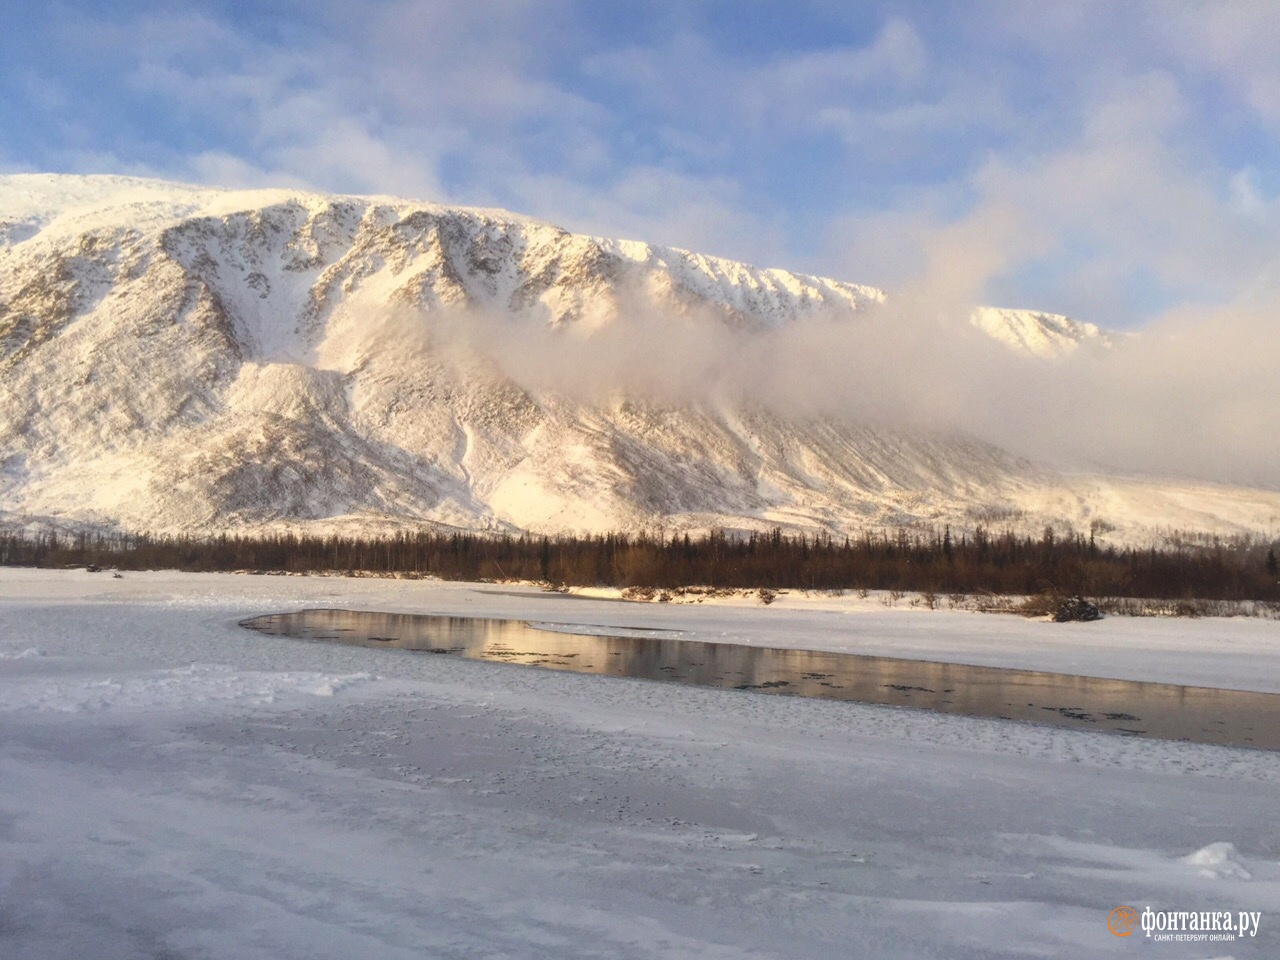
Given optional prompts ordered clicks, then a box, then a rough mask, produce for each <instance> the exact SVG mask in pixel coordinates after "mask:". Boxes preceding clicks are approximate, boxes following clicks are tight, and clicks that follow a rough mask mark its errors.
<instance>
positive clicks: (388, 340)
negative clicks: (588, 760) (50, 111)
mask: <svg viewBox="0 0 1280 960" xmlns="http://www.w3.org/2000/svg"><path fill="white" fill-rule="evenodd" d="M882 300H884V295H883V294H882V293H881V292H880V291H878V290H874V289H872V288H869V287H862V286H857V285H854V284H848V283H842V282H838V281H834V280H828V279H822V278H818V277H810V276H802V275H798V274H793V273H789V272H787V271H783V270H771V269H758V268H754V267H750V266H746V265H744V264H739V263H734V262H731V261H727V260H722V259H717V258H714V257H706V256H700V255H697V254H693V253H689V252H687V251H683V250H677V249H671V248H664V247H655V246H651V245H648V244H643V243H638V242H630V241H614V240H605V239H600V238H594V237H585V236H577V235H573V234H570V233H568V232H566V231H564V230H561V229H559V228H557V227H554V226H552V225H550V224H546V223H541V222H538V221H534V220H531V219H528V218H524V217H520V216H517V215H513V214H509V213H506V212H503V211H495V210H479V209H464V208H450V207H441V206H436V205H431V204H423V203H416V202H409V201H404V200H397V199H393V198H360V197H341V196H322V195H316V194H307V193H300V192H297V191H280V190H265V191H249V192H241V191H225V190H217V189H207V188H200V187H191V186H185V185H180V184H172V183H163V182H157V181H144V180H134V179H128V178H119V177H70V176H55V175H19V176H11V177H0V382H2V383H3V391H2V392H0V518H7V519H9V520H15V519H23V518H26V519H35V520H37V521H42V522H46V521H51V522H59V523H72V524H96V525H104V526H113V527H120V528H125V529H132V530H140V529H141V530H150V531H178V530H201V531H203V530H211V529H243V528H248V527H254V528H262V527H281V526H285V527H304V526H310V527H316V528H321V529H330V528H337V527H342V528H348V529H363V530H368V529H389V528H394V527H396V526H400V525H404V524H419V523H431V524H442V525H449V526H456V527H462V528H468V529H516V528H520V529H534V530H599V529H605V528H617V527H636V526H641V525H644V526H654V525H658V524H662V525H665V526H667V527H669V528H670V527H675V528H699V527H706V526H711V525H723V526H731V527H767V526H772V525H775V524H781V525H784V526H794V527H798V528H815V527H817V528H827V529H831V530H835V531H845V530H848V529H850V528H857V527H862V526H865V525H883V524H897V523H908V522H915V521H921V522H926V523H933V522H938V523H942V522H951V523H956V524H961V525H968V524H971V523H972V522H974V521H975V520H976V519H982V518H984V517H985V518H989V517H1000V518H1007V519H1012V520H1014V521H1016V522H1019V523H1026V524H1028V525H1032V526H1038V525H1040V524H1042V523H1044V522H1054V523H1059V524H1073V525H1076V526H1087V525H1088V523H1089V522H1090V520H1091V519H1094V518H1096V517H1097V516H1099V515H1100V514H1099V513H1098V512H1097V508H1096V507H1095V506H1094V505H1093V504H1092V503H1091V502H1090V501H1089V500H1088V498H1087V496H1086V495H1085V494H1084V493H1082V492H1081V491H1082V490H1092V489H1096V488H1098V486H1099V484H1101V485H1103V486H1105V488H1106V490H1107V491H1108V492H1109V494H1110V499H1109V501H1108V502H1109V504H1110V507H1109V509H1110V510H1111V511H1112V512H1111V513H1108V514H1106V516H1105V519H1106V520H1107V521H1108V523H1110V524H1112V525H1114V526H1115V527H1116V528H1117V536H1129V537H1132V538H1137V539H1140V538H1142V537H1144V536H1146V535H1148V534H1149V533H1150V532H1151V529H1152V528H1153V527H1154V526H1161V525H1164V526H1168V527H1171V528H1178V527H1194V528H1195V529H1206V530H1214V531H1217V532H1223V533H1231V532H1237V531H1240V530H1245V529H1259V528H1260V527H1266V525H1267V524H1268V523H1270V524H1271V525H1272V526H1274V525H1275V524H1276V518H1277V517H1280V495H1276V494H1269V493H1265V492H1257V491H1237V490H1227V489H1225V488H1224V491H1223V492H1221V495H1219V496H1218V497H1217V498H1216V500H1215V501H1214V504H1215V505H1214V507H1213V509H1211V510H1208V511H1206V510H1205V509H1203V508H1202V507H1201V506H1200V505H1198V504H1196V505H1193V507H1192V508H1191V509H1187V510H1183V511H1180V512H1174V513H1172V514H1169V513H1164V512H1160V513H1159V515H1158V516H1157V517H1156V518H1155V521H1154V523H1153V522H1152V519H1151V517H1150V516H1149V514H1151V513H1152V508H1151V503H1152V502H1153V501H1152V496H1153V494H1152V492H1151V491H1150V490H1149V489H1148V487H1147V486H1143V485H1141V484H1138V485H1137V486H1135V484H1136V481H1134V482H1131V481H1126V480H1124V479H1123V478H1085V479H1083V480H1081V479H1074V478H1064V477H1061V476H1058V475H1056V474H1054V473H1052V472H1051V471H1048V470H1046V469H1043V468H1040V467H1036V466H1034V465H1032V464H1029V463H1027V462H1025V461H1023V460H1020V459H1018V458H1016V457H1014V456H1011V455H1009V454H1007V453H1006V452H1004V451H1002V450H1000V449H997V448H995V447H993V446H991V445H989V444H984V443H980V442H977V441H973V440H969V439H965V438H960V437H954V436H944V435H927V434H923V433H919V432H915V433H912V432H907V431H902V430H894V431H890V430H886V429H875V428H873V427H870V426H868V425H865V424H850V423H843V422H832V421H829V420H814V419H804V418H800V417H796V416H790V417H787V416H782V415H779V414H776V413H773V412H770V411H769V410H767V409H762V408H759V407H745V406H743V405H741V404H728V403H695V402H691V403H688V404H673V403H664V402H659V401H655V400H653V399H652V398H649V399H646V398H643V397H631V396H617V395H614V396H610V397H607V398H602V399H600V400H598V401H595V402H584V401H582V400H581V399H574V398H573V397H571V396H569V395H565V394H561V393H557V392H556V391H554V390H533V389H529V388H527V387H522V386H521V385H520V384H518V383H517V382H515V381H513V380H512V379H511V378H510V377H509V376H506V375H505V374H503V373H502V372H501V371H500V370H499V369H498V368H497V367H496V366H495V365H494V364H492V363H489V362H487V361H486V360H485V358H484V357H482V356H472V357H469V358H464V359H462V360H460V359H459V358H458V356H457V355H456V354H455V353H452V352H450V351H449V350H447V349H445V348H444V347H443V346H442V345H441V344H440V343H439V342H438V337H439V334H440V330H439V328H438V327H435V328H433V327H430V325H429V324H427V322H426V321H427V320H429V318H432V317H442V316H443V317H448V318H451V320H450V322H453V323H456V324H464V325H465V324H466V323H467V322H468V320H467V318H468V317H479V316H483V317H485V318H488V319H489V320H490V321H492V320H493V318H498V320H497V322H498V324H499V325H498V326H497V327H494V328H493V329H492V330H491V331H490V335H496V336H501V335H502V330H503V328H502V327H501V325H500V324H501V323H505V322H511V323H517V322H524V323H535V324H539V325H542V326H543V327H544V328H550V329H553V330H558V331H565V332H566V335H568V334H569V333H570V332H573V331H577V332H581V331H587V330H593V329H601V328H605V327H609V325H611V324H617V323H618V322H619V318H620V317H646V316H662V317H676V318H685V320H686V321H687V322H688V323H689V324H695V325H696V324H711V325H717V324H718V325H723V326H724V327H725V328H727V329H730V330H738V331H763V330H769V329H773V328H776V327H779V326H780V325H783V324H786V323H789V322H794V321H796V320H800V319H804V318H809V317H835V318H838V319H839V318H849V319H850V320H852V321H854V322H856V319H857V315H858V313H859V311H861V310H863V309H864V308H865V307H867V306H868V305H871V304H875V303H878V302H880V301H882ZM477 322H478V321H477ZM974 323H975V326H977V327H978V328H979V329H981V330H983V331H985V332H986V333H987V334H989V335H990V336H992V337H993V338H995V339H996V340H998V341H1000V342H1002V343H1005V344H1007V345H1009V346H1010V347H1011V348H1013V349H1020V350H1025V351H1029V352H1032V353H1037V354H1042V355H1056V354H1060V353H1063V352H1064V351H1066V350H1068V349H1069V348H1070V347H1071V345H1072V344H1074V343H1077V342H1079V341H1081V340H1084V339H1098V338H1104V335H1103V334H1102V333H1101V332H1100V331H1098V330H1097V329H1096V328H1094V327H1092V326H1090V325H1086V324H1078V323H1074V322H1073V321H1070V320H1067V319H1066V318H1061V317H1053V316H1050V315H1047V314H1036V313H1028V312H1018V311H980V312H979V313H978V314H977V315H975V317H974ZM493 330H496V331H497V332H496V334H495V333H493ZM433 338H435V339H433ZM1143 483H1146V482H1145V481H1144V482H1143ZM1157 488H1158V489H1157V490H1156V491H1155V494H1154V496H1155V498H1156V499H1155V502H1158V503H1168V502H1170V501H1171V499H1172V498H1171V496H1170V495H1169V489H1167V488H1166V487H1161V486H1159V485H1157ZM1176 489H1177V490H1183V489H1184V488H1183V487H1177V488H1176ZM1193 499H1194V498H1193ZM1130 502H1132V509H1131V508H1130V507H1129V506H1126V504H1129V503H1130ZM1144 511H1145V513H1144Z"/></svg>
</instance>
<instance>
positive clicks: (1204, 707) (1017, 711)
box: [243, 610, 1280, 750]
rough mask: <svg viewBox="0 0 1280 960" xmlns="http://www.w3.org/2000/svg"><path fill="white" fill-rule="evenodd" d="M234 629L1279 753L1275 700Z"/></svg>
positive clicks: (447, 625)
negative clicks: (880, 704) (1277, 751)
mask: <svg viewBox="0 0 1280 960" xmlns="http://www.w3.org/2000/svg"><path fill="white" fill-rule="evenodd" d="M243 626H246V627H250V628H252V629H254V630H259V631H261V632H263V633H269V634H276V635H280V636H287V637H297V638H300V639H307V640H337V641H340V642H342V643H351V644H358V645H360V646H366V647H395V648H398V649H404V650H418V651H422V652H425V653H441V654H454V655H456V656H460V657H468V658H470V659H473V660H496V661H501V662H504V663H521V664H528V665H532V666H539V667H546V668H547V669H550V670H572V671H574V672H577V673H600V674H608V675H610V676H616V677H636V678H640V679H645V680H666V681H670V682H674V683H690V684H696V685H698V686H704V687H729V688H732V689H736V690H754V691H759V692H762V693H785V694H792V695H795V696H802V697H823V698H826V699H832V700H856V701H860V702H863V703H882V704H893V705H897V706H907V707H919V708H922V709H926V710H936V711H939V712H942V713H958V714H964V715H966V716H972V717H997V718H1002V719H1012V720H1030V721H1034V722H1038V723H1049V724H1052V725H1054V726H1060V727H1071V728H1074V729H1080V730H1102V731H1108V732H1113V733H1121V734H1129V735H1132V736H1143V737H1159V738H1162V739H1166V740H1190V741H1194V742H1197V743H1217V744H1231V745H1235V746H1244V747H1256V748H1260V749H1265V750H1280V694H1269V693H1249V692H1244V691H1239V690H1218V689H1214V688H1211V687H1182V686H1176V685H1173V684H1165V683H1136V682H1133V681H1128V680H1101V679H1098V678H1096V677H1078V676H1073V675H1070V674H1060V673H1040V672H1037V671H1030V670H1004V669H1000V668H997V667H972V666H964V665H961V664H951V663H933V662H930V661H925V660H899V659H895V658H891V657H864V656H857V655H853V654H846V653H822V652H817V651H811V650H779V649H775V648H769V647H750V646H745V645H743V644H735V643H703V642H701V641H695V640H677V639H672V638H670V637H664V636H646V635H644V632H643V631H637V630H624V629H622V628H618V631H617V632H618V633H628V634H632V635H630V636H619V635H610V636H596V635H586V634H578V633H563V632H558V631H557V632H552V631H550V630H540V629H537V628H536V627H534V626H532V625H530V624H529V623H527V622H526V621H523V620H493V619H483V618H473V617H439V616H421V615H415V614H402V613H372V612H362V611H356V610H304V611H302V612H300V613H282V614H271V615H269V616H263V617H255V618H253V619H251V620H245V621H244V622H243ZM580 629H582V630H592V631H596V630H609V629H611V628H598V627H581V628H580Z"/></svg>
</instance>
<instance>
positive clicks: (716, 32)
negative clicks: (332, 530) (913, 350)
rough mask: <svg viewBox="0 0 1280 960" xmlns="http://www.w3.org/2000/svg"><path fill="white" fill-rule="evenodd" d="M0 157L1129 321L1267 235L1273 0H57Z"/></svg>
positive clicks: (38, 19)
mask: <svg viewBox="0 0 1280 960" xmlns="http://www.w3.org/2000/svg"><path fill="white" fill-rule="evenodd" d="M0 94H2V95H0V171H8V172H20V171H33V170H38V171H57V172H83V173H92V172H122V173H136V174H140V175H149V176H163V177H168V178H173V179H180V180H192V181H201V182H209V183H218V184H226V185H235V186H259V185H301V186H307V187H311V188H316V189H320V190H326V191H344V192H359V193H390V194H399V195H405V196H412V197H420V198H424V199H433V200H441V201H446V202H457V203H465V204H473V205H494V206H502V207H506V208H508V209H512V210H516V211H519V212H522V213H528V214H532V215H535V216H539V217H544V218H546V219H549V220H552V221H554V222H557V223H560V224H562V225H564V226H566V227H569V228H571V229H577V230H583V231H588V232H593V233H600V234H604V235H609V236H622V237H631V238H637V239H645V240H651V241H655V242H660V243H667V244H674V245H678V246H684V247H690V248H693V249H697V250H700V251H703V252H708V253H716V254H721V255H724V256H729V257H734V258H738V259H744V260H748V261H751V262H754V263H758V264H765V265H776V266H785V267H790V268H792V269H797V270H804V271H811V272H817V273H823V274H828V275H833V276H837V277H840V278H842V279H847V280H852V281H856V282H861V283H869V284H875V285H879V286H883V287H886V288H888V289H890V290H900V289H912V288H913V287H914V288H919V289H924V290H926V291H928V292H930V293H934V294H937V295H939V296H946V297H953V298H957V299H964V300H975V301H982V302H988V303H996V304H1000V305H1007V306H1026V307H1036V308H1040V309H1045V310H1049V311H1055V312H1063V313H1068V314H1071V315H1073V316H1076V317H1079V318H1081V319H1087V320H1093V321H1095V322H1098V323H1100V324H1103V325H1106V326H1112V327H1119V328H1136V327H1140V326H1142V325H1144V324H1146V323H1148V322H1150V321H1151V320H1153V319H1155V318H1157V317H1160V316H1163V315H1167V314H1169V313H1170V312H1174V313H1176V312H1178V311H1182V310H1187V309H1196V308H1205V307H1217V306H1223V305H1229V304H1231V303H1232V302H1234V301H1237V300H1239V299H1240V298H1243V297H1248V296H1256V293H1257V291H1258V290H1259V289H1260V288H1267V289H1270V287H1271V286H1272V285H1273V284H1274V281H1275V279H1276V273H1277V268H1278V267H1280V166H1278V165H1277V157H1278V156H1280V4H1275V3H1271V2H1267V0H1256V2H1255V0H1248V2H1214V3H1194V2H1174V0H1156V2H1144V0H1126V2H1124V3H1115V2H1096V3H1095V2H1088V0H1080V2H1061V3H1054V4H1039V3H1031V2H1026V0H1009V2H994V0H993V2H982V0H975V2H970V3H965V4H953V3H925V2H874V3H857V2H826V0H812V2H808V3H806V2H787V3H774V2H768V0H756V2H753V0H734V2H729V0H704V2H698V0H678V2H660V0H659V2H651V3H621V2H617V3H614V2H599V0H594V2H590V0H583V2H574V0H543V2H536V3H535V2H521V0H472V2H468V3H456V2H455V3H450V2H439V0H385V2H365V3H356V2H351V0H343V2H339V0H307V2H301V0H257V2H238V0H223V2H216V0H215V2H207V3H172V2H142V0H136V2H129V0H116V2H111V0H92V2H85V0H61V2H57V0H55V2H52V3H47V4H46V3H10V4H6V5H5V6H4V7H3V9H0Z"/></svg>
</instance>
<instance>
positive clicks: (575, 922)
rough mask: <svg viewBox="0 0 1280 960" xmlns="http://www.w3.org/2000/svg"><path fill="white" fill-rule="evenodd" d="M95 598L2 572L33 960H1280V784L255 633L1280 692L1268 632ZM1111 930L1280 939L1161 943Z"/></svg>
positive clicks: (883, 721) (14, 772)
mask: <svg viewBox="0 0 1280 960" xmlns="http://www.w3.org/2000/svg"><path fill="white" fill-rule="evenodd" d="M104 577H105V575H103V574H97V575H91V574H86V573H83V572H78V571H66V572H48V571H31V570H0V734H2V735H0V957H4V958H5V960H62V958H73V957H74V958H82V957H94V958H95V960H124V958H129V960H134V958H162V957H163V958H171V960H172V958H187V960H224V958H225V960H267V958H270V960H289V958H298V960H303V958H305V960H325V958H333V960H338V958H341V960H352V958H370V960H375V958H376V960H400V958H403V960H409V958H413V960H419V958H422V957H442V958H464V957H465V958H473V957H512V958H535V960H536V958H556V960H562V958H588V957H591V958H595V957H608V958H615V957H616V958H687V957H697V958H712V960H718V958H824V960H825V958H830V957H860V958H861V957H867V958H881V957H883V958H912V960H919V958H929V957H938V958H949V960H976V958H993V957H995V958H1003V957H1010V958H1012V957H1020V958H1021V957H1027V958H1030V957H1037V958H1045V957H1050V958H1057V957H1074V956H1090V957H1128V956H1133V955H1134V954H1135V953H1142V954H1143V955H1149V956H1153V957H1157V956H1158V957H1167V958H1172V960H1193V958H1198V960H1205V958H1216V957H1236V958H1248V957H1275V956H1277V955H1280V907H1277V904H1280V827H1277V824H1276V819H1275V811H1276V810H1277V809H1280V754H1276V753H1270V752H1266V751H1262V750H1245V749H1237V748H1233V747H1225V746H1211V745H1204V744H1195V743H1179V742H1173V741H1166V740H1157V739H1144V738H1138V737H1121V736H1115V735H1109V734H1101V733H1095V732H1091V731H1087V730H1072V729H1064V728H1055V727H1050V726H1046V725H1043V724H1030V723H1022V722H1016V721H1015V722H1011V721H1003V720H996V719H983V718H973V717H964V716H957V715H947V714H941V713H935V712H929V711H924V710H913V709H903V708H900V707H892V706H881V705H875V704H860V703H850V702H839V701H833V700H822V699H809V698H801V697H778V696H760V695H755V694H752V693H744V692H742V691H737V690H724V689H715V688H708V687H700V686H694V685H688V684H679V683H651V682H645V681H640V680H632V679H625V678H612V677H601V676H594V675H588V674H581V673H573V672H567V671H554V670H521V669H516V668H513V667H510V666H507V665H504V664H498V663H490V662H485V661H481V660H468V659H465V658H462V657H452V656H423V655H421V654H417V653H413V652H411V651H401V650H394V649H384V650H371V649H368V648H366V647H360V646H354V645H347V644H335V643H306V642H299V641H297V640H292V639H289V638H286V637H273V636H265V635H262V634H260V633H254V632H251V631H248V630H245V629H243V628H242V627H240V626H239V622H240V621H242V620H244V619H246V618H249V617H252V616H256V615H259V614H261V613H262V612H263V611H270V610H289V609H293V610H297V609H302V608H318V607H327V608H336V609H351V610H360V609H363V610H369V609H376V610H383V611H388V612H394V613H404V614H413V613H421V612H423V611H431V612H435V613H439V614H442V615H447V616H457V617H484V618H497V619H517V620H518V619H530V618H535V619H538V620H542V621H546V622H555V623H557V624H562V625H571V626H574V627H575V628H577V629H587V628H586V627H585V626H584V625H586V624H590V623H595V624H610V625H613V626H616V627H621V628H625V629H626V631H627V632H628V633H630V634H632V635H636V636H644V635H648V636H661V637H668V636H670V637H675V636H678V637H682V638H685V639H690V640H696V641H705V642H713V643H725V642H733V643H737V644H740V645H743V646H773V647H785V648H789V649H795V650H812V651H823V650H827V651H835V652H844V653H857V654H866V655H873V656H885V655H890V654H893V653H897V654H899V655H901V656H903V657H906V658H911V659H927V660H935V661H939V662H953V663H966V662H967V663H972V664H979V665H985V666H995V667H1002V666H1005V667H1013V668H1018V669H1029V670H1046V671H1050V672H1060V673H1080V674H1085V675H1093V676H1101V677H1109V678H1114V679H1120V680H1137V681H1155V682H1166V683H1175V684H1190V685H1200V686H1214V687H1233V688H1237V689H1242V690H1256V691H1259V692H1276V690H1277V678H1280V624H1277V623H1275V622H1261V621H1212V620H1202V621H1193V622H1189V621H1150V622H1136V621H1122V620H1106V621H1102V622H1101V623H1099V624H1084V625H1065V627H1066V629H1063V628H1062V627H1059V626H1058V625H1055V624H1043V623H1033V622H1028V621H1022V620H1018V619H1016V618H1010V617H984V616H980V615H977V614H964V613H960V612H958V611H922V610H906V609H888V608H886V607H885V606H882V605H881V604H880V603H879V602H878V601H877V598H876V597H875V596H874V595H873V596H872V597H870V598H869V599H868V600H867V601H865V602H862V603H859V601H857V600H855V599H851V598H821V597H811V598H806V597H802V596H799V595H794V596H792V595H788V596H783V597H780V598H779V599H778V600H777V601H776V602H775V603H774V604H773V605H772V606H769V607H767V608H766V607H762V606H760V605H759V604H749V603H746V602H744V601H738V602H726V603H723V604H720V605H712V604H704V605H698V606H693V605H691V606H685V607H675V606H668V605H661V606H659V605H656V604H617V603H605V602H601V603H590V604H584V603H580V602H576V601H573V600H570V599H564V598H544V597H542V596H541V595H538V594H536V593H532V592H522V591H521V590H520V589H518V588H513V589H512V590H511V591H510V592H509V594H508V595H494V594H489V593H485V592H484V589H485V588H482V587H478V586H476V585H469V584H446V583H436V582H397V581H386V580H345V579H337V578H333V579H326V578H301V577H297V578H293V577H290V578H284V577H280V578H276V577H247V576H220V575H180V574H170V573H154V574H129V573H126V574H125V576H124V579H122V580H111V579H107V578H104ZM926 686H927V684H926ZM1118 906H1131V907H1133V908H1134V909H1135V910H1136V911H1137V912H1139V913H1141V912H1142V911H1143V910H1145V909H1146V908H1147V907H1148V906H1149V907H1151V908H1152V909H1153V910H1156V911H1166V910H1167V911H1197V912H1198V911H1215V912H1217V911H1229V912H1232V913H1235V912H1237V911H1253V912H1258V913H1260V914H1261V919H1260V924H1259V926H1258V928H1257V931H1256V935H1255V936H1247V935H1246V936H1245V937H1244V938H1243V939H1237V940H1234V941H1230V942H1228V941H1207V940H1206V941H1199V942H1195V941H1171V942H1161V943H1156V942H1154V941H1152V940H1147V939H1146V938H1144V937H1143V935H1142V931H1140V930H1139V931H1137V933H1136V934H1135V935H1132V936H1130V937H1128V938H1122V937H1117V936H1115V935H1114V934H1112V933H1111V932H1109V931H1108V927H1107V918H1108V916H1109V915H1110V914H1111V912H1112V911H1113V910H1114V909H1115V908H1117V907H1118ZM1144 948H1145V949H1144Z"/></svg>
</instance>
